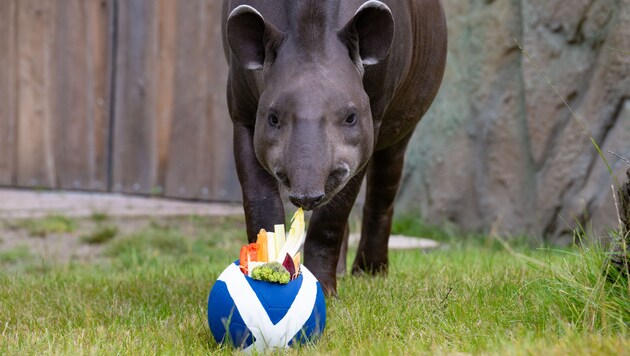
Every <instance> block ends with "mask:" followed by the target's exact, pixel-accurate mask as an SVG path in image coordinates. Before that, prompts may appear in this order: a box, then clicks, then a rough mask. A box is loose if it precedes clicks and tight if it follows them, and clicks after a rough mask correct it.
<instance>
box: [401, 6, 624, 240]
mask: <svg viewBox="0 0 630 356" xmlns="http://www.w3.org/2000/svg"><path fill="white" fill-rule="evenodd" d="M443 1H444V7H445V10H446V14H447V20H448V27H449V56H448V62H447V69H446V74H445V77H444V81H443V84H442V88H441V90H440V93H439V94H438V97H437V99H436V101H435V102H434V104H433V106H432V107H431V109H430V111H429V113H428V114H427V115H426V116H425V118H424V119H423V120H422V122H421V123H420V124H419V126H418V129H417V130H416V133H415V136H414V138H413V140H412V142H411V143H410V147H409V151H408V154H407V162H406V170H405V173H404V178H403V179H404V181H403V185H402V187H401V190H400V194H399V198H398V203H397V212H398V213H399V214H409V213H416V214H420V215H421V216H422V217H423V218H424V219H426V220H427V221H429V222H431V223H438V224H441V223H444V222H452V223H455V224H456V225H458V226H460V227H462V228H464V229H469V230H470V229H472V230H487V229H489V228H490V227H492V226H496V227H498V228H499V230H500V231H502V232H504V233H509V234H512V235H516V234H522V233H527V234H533V235H537V236H544V237H545V238H547V239H550V240H552V241H555V242H562V240H563V239H566V238H567V237H570V235H571V230H572V228H573V227H574V226H575V225H576V224H577V223H581V224H588V223H590V222H592V223H593V227H594V228H595V229H597V232H598V233H603V232H605V230H604V228H605V227H614V226H616V225H617V214H616V213H615V206H614V201H613V190H612V189H611V185H612V184H613V182H614V180H613V178H612V177H611V175H610V173H609V172H608V169H607V168H606V164H605V163H604V160H603V159H602V158H601V157H600V156H599V154H598V151H597V149H596V148H595V146H594V145H593V142H592V140H591V137H592V139H593V140H594V142H596V143H598V144H599V147H600V148H601V152H602V153H603V155H604V157H605V158H606V159H607V161H608V163H609V164H610V168H611V169H612V171H613V172H614V173H615V174H616V175H617V176H618V177H624V175H623V174H624V172H625V170H626V169H627V168H628V166H629V164H630V163H628V162H627V161H625V160H624V159H622V158H620V157H625V158H630V0H572V1H561V0H484V1H481V0H468V1H463V0H443ZM519 44H520V45H521V46H522V50H521V48H519ZM528 57H529V58H528ZM530 58H531V60H530ZM550 83H553V85H552V84H550ZM556 89H557V91H556ZM565 101H566V103H565ZM609 151H611V152H614V154H613V153H609Z"/></svg>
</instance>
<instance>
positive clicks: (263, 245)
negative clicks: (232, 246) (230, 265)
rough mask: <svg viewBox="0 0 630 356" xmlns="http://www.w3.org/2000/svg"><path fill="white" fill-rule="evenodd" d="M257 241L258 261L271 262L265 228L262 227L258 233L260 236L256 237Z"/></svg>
mask: <svg viewBox="0 0 630 356" xmlns="http://www.w3.org/2000/svg"><path fill="white" fill-rule="evenodd" d="M256 243H257V244H258V245H259V247H258V261H259V262H269V253H268V249H267V231H266V230H265V229H260V232H259V233H258V238H257V239H256Z"/></svg>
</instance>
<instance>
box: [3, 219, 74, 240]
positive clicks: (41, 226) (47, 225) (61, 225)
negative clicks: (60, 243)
mask: <svg viewBox="0 0 630 356" xmlns="http://www.w3.org/2000/svg"><path fill="white" fill-rule="evenodd" d="M14 226H15V227H16V228H21V229H25V230H27V231H28V233H29V235H31V236H37V237H46V236H47V235H50V234H61V233H67V232H73V231H74V230H75V228H76V222H75V221H74V220H73V219H71V218H69V217H66V216H63V215H48V216H45V217H43V218H33V219H24V220H20V221H18V222H17V223H16V224H15V225H14Z"/></svg>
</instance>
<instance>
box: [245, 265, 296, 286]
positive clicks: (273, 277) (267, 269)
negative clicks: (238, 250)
mask: <svg viewBox="0 0 630 356" xmlns="http://www.w3.org/2000/svg"><path fill="white" fill-rule="evenodd" d="M252 278H253V279H257V280H259V281H266V282H276V283H280V284H287V283H289V281H290V280H291V275H290V274H289V271H287V269H286V268H284V267H283V266H282V265H281V264H280V262H276V261H274V262H268V263H265V264H264V265H260V266H258V267H255V268H254V269H253V270H252Z"/></svg>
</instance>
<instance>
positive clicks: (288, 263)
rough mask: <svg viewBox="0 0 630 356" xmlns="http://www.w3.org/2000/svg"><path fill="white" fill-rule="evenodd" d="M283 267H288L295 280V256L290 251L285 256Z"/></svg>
mask: <svg viewBox="0 0 630 356" xmlns="http://www.w3.org/2000/svg"><path fill="white" fill-rule="evenodd" d="M282 267H284V268H286V269H287V271H289V275H290V276H291V280H293V279H294V278H295V277H296V276H297V274H296V273H295V264H294V263H293V258H291V255H289V254H288V253H287V254H286V256H284V261H282Z"/></svg>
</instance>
